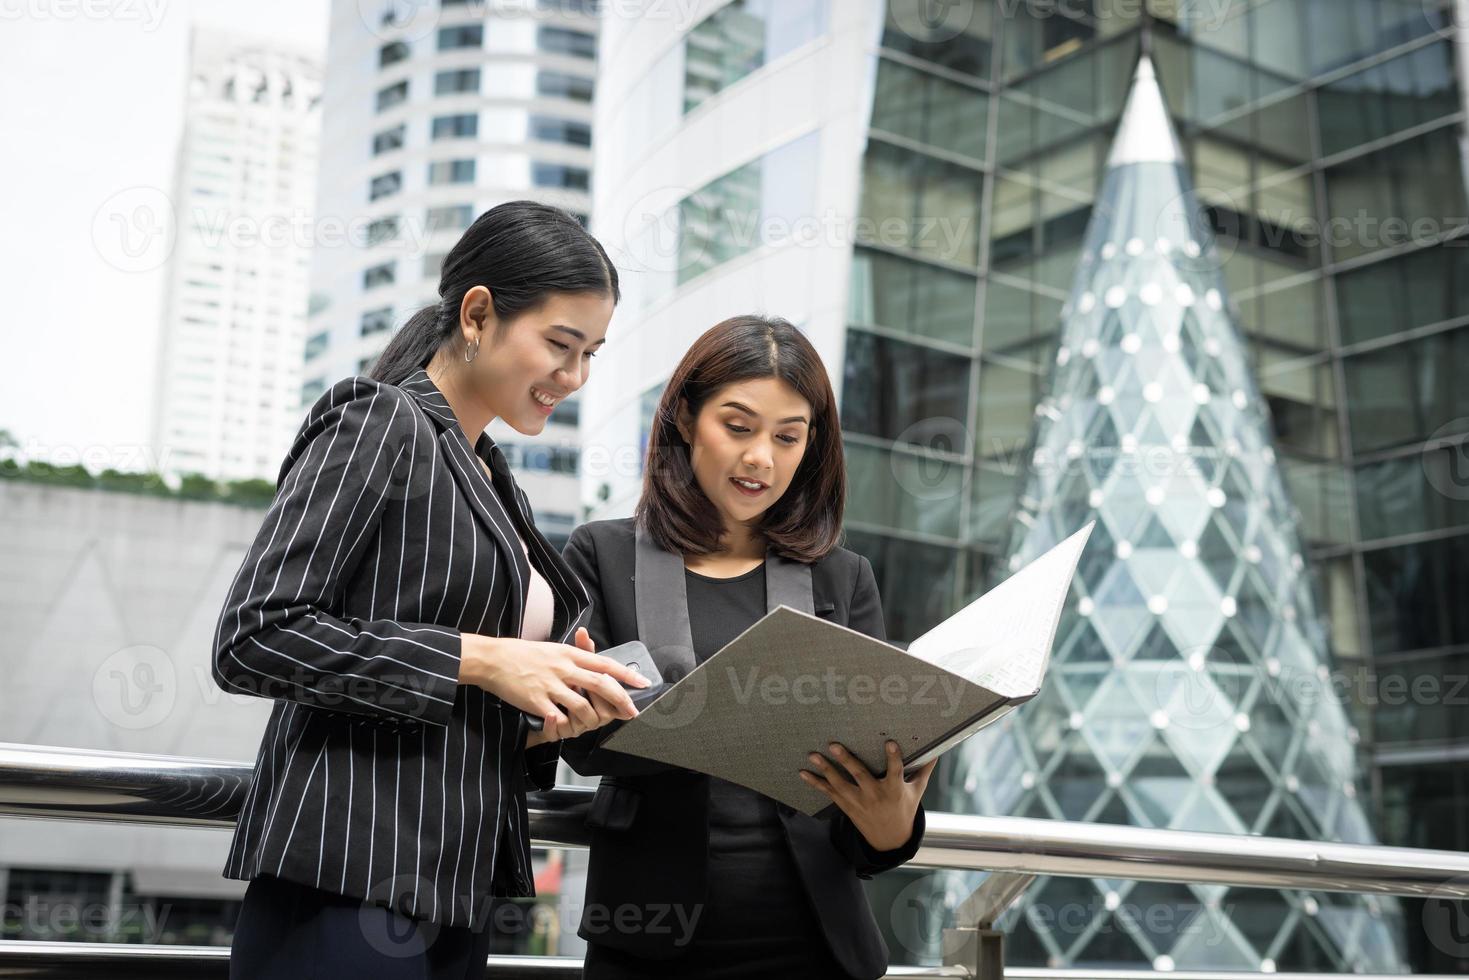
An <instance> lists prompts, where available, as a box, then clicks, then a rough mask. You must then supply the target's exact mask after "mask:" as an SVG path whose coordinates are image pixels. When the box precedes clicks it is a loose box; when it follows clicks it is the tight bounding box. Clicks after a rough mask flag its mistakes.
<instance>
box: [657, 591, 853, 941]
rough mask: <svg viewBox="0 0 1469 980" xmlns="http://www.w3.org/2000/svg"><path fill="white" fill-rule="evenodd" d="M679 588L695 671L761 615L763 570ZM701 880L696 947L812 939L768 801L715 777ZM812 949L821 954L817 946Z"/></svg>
mask: <svg viewBox="0 0 1469 980" xmlns="http://www.w3.org/2000/svg"><path fill="white" fill-rule="evenodd" d="M684 585H685V588H686V590H687V593H688V603H689V631H690V633H691V635H692V639H693V641H694V659H695V661H696V662H697V663H701V664H702V663H703V662H704V661H705V660H708V659H709V658H710V657H712V656H714V654H716V653H718V652H719V651H720V650H721V649H722V648H723V647H724V645H725V644H727V643H728V642H729V641H731V640H733V639H734V638H735V637H737V636H739V635H740V634H741V633H743V632H744V631H745V630H747V629H749V628H750V626H751V625H753V624H754V623H755V622H756V621H757V620H759V619H760V618H761V617H763V616H764V615H765V611H766V610H765V565H764V564H763V563H762V564H760V565H758V566H756V567H755V568H753V569H751V570H750V571H748V572H745V573H744V574H743V575H736V576H734V577H733V578H723V579H720V578H710V577H709V576H707V575H700V574H699V573H697V572H692V571H689V570H688V569H685V570H684ZM709 872H710V874H709V902H708V910H707V913H706V920H707V921H705V922H703V923H701V928H700V929H699V931H698V933H697V940H696V941H697V942H698V944H699V945H700V946H705V947H711V946H712V947H713V948H733V947H734V946H736V945H737V944H741V943H749V942H751V941H756V940H757V935H752V934H751V933H752V932H753V933H757V934H758V941H763V942H765V943H769V944H773V945H774V946H776V947H777V948H780V947H782V946H784V947H786V948H791V947H792V945H795V946H796V947H799V945H800V944H801V943H803V942H804V943H813V942H814V941H815V940H816V939H817V938H818V937H819V936H820V934H821V929H820V926H819V925H818V923H817V922H816V919H815V917H814V915H813V913H812V911H811V909H810V907H809V904H808V902H807V898H806V889H805V887H804V886H803V884H802V882H801V879H800V876H799V875H798V874H797V872H796V866H795V862H794V861H792V859H791V854H790V848H789V847H788V846H787V845H786V839H785V829H784V828H783V827H782V826H781V822H780V815H779V814H778V813H777V812H776V803H775V801H774V800H772V799H771V798H770V797H768V796H765V795H764V794H763V793H757V792H755V791H754V790H752V789H747V788H746V787H744V786H740V785H738V784H736V783H731V782H728V781H726V780H723V779H719V778H718V777H715V776H710V777H709ZM726 943H727V944H730V945H729V946H728V947H726V945H725V944H726ZM815 947H816V949H817V950H819V951H820V952H822V953H824V952H825V951H824V950H821V949H820V947H821V944H819V943H816V944H815ZM772 951H773V950H772Z"/></svg>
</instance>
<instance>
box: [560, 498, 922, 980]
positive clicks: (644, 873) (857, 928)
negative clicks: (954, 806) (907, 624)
mask: <svg viewBox="0 0 1469 980" xmlns="http://www.w3.org/2000/svg"><path fill="white" fill-rule="evenodd" d="M564 554H565V556H566V561H567V564H569V565H570V566H571V568H572V569H573V570H574V571H575V572H576V574H577V575H578V576H580V577H581V579H582V581H583V582H584V583H585V584H586V587H587V590H588V592H589V593H590V594H591V597H592V610H591V618H590V621H589V624H588V627H587V628H588V631H589V632H590V633H591V636H592V639H593V640H594V641H595V642H596V644H597V649H599V650H600V649H605V648H607V647H611V646H614V645H616V644H619V643H626V642H627V641H629V640H636V639H639V637H638V631H637V608H636V598H635V593H634V591H633V580H632V578H633V567H634V555H635V533H634V527H633V522H632V520H631V519H630V518H629V519H624V520H615V521H595V522H593V523H590V524H583V525H582V526H580V527H578V528H577V529H576V530H575V531H573V532H572V534H571V539H570V540H569V541H568V542H567V545H566V551H565V553H564ZM811 579H812V581H811V587H812V595H813V599H814V611H815V613H816V615H817V616H820V617H822V618H823V619H829V620H831V621H832V622H834V623H840V624H842V625H844V626H850V627H851V628H852V629H855V630H858V631H860V632H862V633H866V634H867V635H869V636H874V637H877V638H879V639H885V638H886V633H885V631H884V629H883V621H882V604H881V601H880V600H879V597H878V593H877V581H876V579H875V578H874V576H873V574H872V566H871V565H870V564H868V562H867V559H866V558H863V557H862V556H860V555H857V554H855V553H853V552H851V551H848V550H846V549H845V548H836V549H834V550H833V551H832V552H831V553H830V554H828V555H827V556H826V557H825V558H823V559H821V560H820V561H817V562H816V563H815V564H813V565H812V566H811ZM614 724H617V723H615V722H614ZM605 735H606V732H605V731H603V732H591V733H588V734H587V735H584V736H581V737H580V738H576V739H570V740H568V741H566V742H563V743H562V746H561V756H562V758H564V759H565V760H566V761H567V762H568V763H569V764H570V765H571V767H572V768H573V769H575V770H576V771H577V772H579V773H581V774H582V775H584V776H591V775H599V776H601V777H602V780H601V783H600V785H599V786H598V787H597V794H596V797H595V798H594V799H593V802H592V811H591V816H590V818H589V819H588V825H589V826H590V827H591V828H592V850H591V857H590V864H589V866H588V869H587V888H586V905H585V908H584V911H583V914H582V921H581V926H580V928H579V929H578V930H577V935H579V936H581V937H582V938H583V939H585V940H587V941H588V942H593V943H600V944H603V945H606V946H610V947H615V948H618V949H623V950H627V951H629V952H632V953H636V954H637V955H640V956H645V957H648V958H650V959H670V958H672V957H675V956H677V955H678V954H679V952H680V951H681V950H682V949H684V948H686V943H685V944H683V945H679V944H676V943H675V941H676V940H678V939H680V938H681V937H682V938H685V939H686V938H687V937H684V936H683V933H684V932H685V930H684V929H683V928H681V927H680V925H679V921H678V919H677V918H676V917H675V915H674V914H673V912H671V911H667V910H683V914H684V916H685V921H687V919H688V917H690V916H692V914H693V911H694V910H695V909H696V908H697V907H698V906H699V905H700V904H701V903H702V902H703V901H704V898H705V888H706V883H707V876H708V864H707V860H708V859H707V844H708V839H709V824H708V800H709V794H708V782H709V780H708V777H706V776H704V775H702V774H700V773H695V772H690V771H689V770H687V769H681V768H678V767H674V766H668V765H664V764H663V763H658V762H650V761H648V760H645V759H639V758H636V757H634V756H628V755H624V754H622V753H620V752H612V751H608V750H605V749H597V748H595V747H594V745H595V742H596V741H597V740H598V739H600V738H602V737H605ZM779 812H780V819H781V823H782V824H783V825H784V826H785V831H786V839H787V841H788V842H789V844H790V849H791V854H792V856H793V857H794V859H795V864H796V869H797V872H798V874H799V876H800V878H801V880H802V881H803V882H804V883H805V887H806V892H807V895H808V897H809V898H810V899H811V904H812V906H813V908H814V909H815V910H816V914H817V917H818V919H819V920H820V922H821V929H822V933H823V935H824V936H825V938H826V941H827V943H828V945H829V946H830V947H831V950H832V953H833V954H834V956H835V957H836V960H837V962H838V963H840V964H841V966H842V967H843V969H845V970H846V971H847V972H848V973H850V974H851V975H852V976H853V977H857V978H875V977H880V976H882V975H883V974H884V973H885V972H886V970H887V962H888V949H887V944H886V943H885V942H884V941H883V938H882V935H881V933H879V931H878V929H877V924H876V922H874V920H873V917H872V910H871V908H870V907H869V906H868V903H867V897H866V895H865V894H864V893H863V890H862V885H861V882H860V881H859V879H862V878H870V877H872V876H873V875H874V874H877V873H878V872H881V871H886V870H889V869H890V868H895V867H897V866H898V865H900V864H902V863H903V862H905V861H908V860H909V859H911V858H912V857H913V855H914V854H915V853H916V852H917V850H918V847H919V844H920V842H921V841H922V839H923V830H924V812H923V808H922V807H921V806H920V807H919V809H918V813H917V816H916V818H915V820H914V830H913V835H912V837H910V838H909V840H908V842H907V843H906V844H904V845H903V846H902V847H901V848H898V849H896V850H893V851H875V850H873V849H872V848H871V847H870V846H869V845H868V844H867V841H866V840H865V839H864V838H863V837H862V835H861V834H860V833H858V831H857V829H856V827H855V826H853V824H852V822H851V820H850V819H848V818H847V816H846V815H845V814H842V813H840V812H839V811H838V812H837V815H836V816H835V817H834V818H832V819H829V820H827V819H818V818H816V817H809V816H807V815H805V814H804V813H800V812H798V811H796V810H793V809H792V808H790V807H788V806H785V805H784V804H781V805H780V806H779ZM629 907H631V908H632V909H635V910H637V912H638V915H637V916H633V915H632V913H631V912H629V911H626V910H627V909H628V908H629ZM620 909H621V910H624V911H623V919H622V921H623V922H624V923H625V924H630V926H629V925H624V926H623V927H619V926H618V921H619V920H618V911H619V910H620ZM660 909H661V910H665V911H664V912H663V913H662V914H661V915H660ZM659 917H661V918H663V920H664V921H663V922H662V925H663V926H666V927H667V928H659V927H658V926H655V925H654V919H655V918H659Z"/></svg>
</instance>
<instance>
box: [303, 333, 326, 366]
mask: <svg viewBox="0 0 1469 980" xmlns="http://www.w3.org/2000/svg"><path fill="white" fill-rule="evenodd" d="M330 342H331V331H329V330H323V331H322V332H321V333H314V334H312V335H311V336H310V337H307V338H306V350H305V354H304V357H305V359H306V360H308V361H309V360H311V359H312V358H313V357H316V356H317V355H318V354H320V353H321V352H322V351H324V350H326V347H327V344H329V343H330Z"/></svg>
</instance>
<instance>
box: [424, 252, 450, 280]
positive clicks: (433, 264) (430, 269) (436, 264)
mask: <svg viewBox="0 0 1469 980" xmlns="http://www.w3.org/2000/svg"><path fill="white" fill-rule="evenodd" d="M444 255H445V253H443V252H430V253H429V254H428V255H425V256H424V257H423V276H424V278H425V279H437V278H439V277H440V276H442V275H443V274H444Z"/></svg>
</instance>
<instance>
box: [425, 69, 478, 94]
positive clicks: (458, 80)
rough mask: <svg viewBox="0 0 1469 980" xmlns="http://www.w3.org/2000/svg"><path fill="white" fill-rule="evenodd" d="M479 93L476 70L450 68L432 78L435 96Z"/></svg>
mask: <svg viewBox="0 0 1469 980" xmlns="http://www.w3.org/2000/svg"><path fill="white" fill-rule="evenodd" d="M478 91H479V69H478V68H452V69H450V70H448V71H441V72H439V73H438V74H437V75H435V76H434V94H435V95H455V94H458V93H461V92H478Z"/></svg>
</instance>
